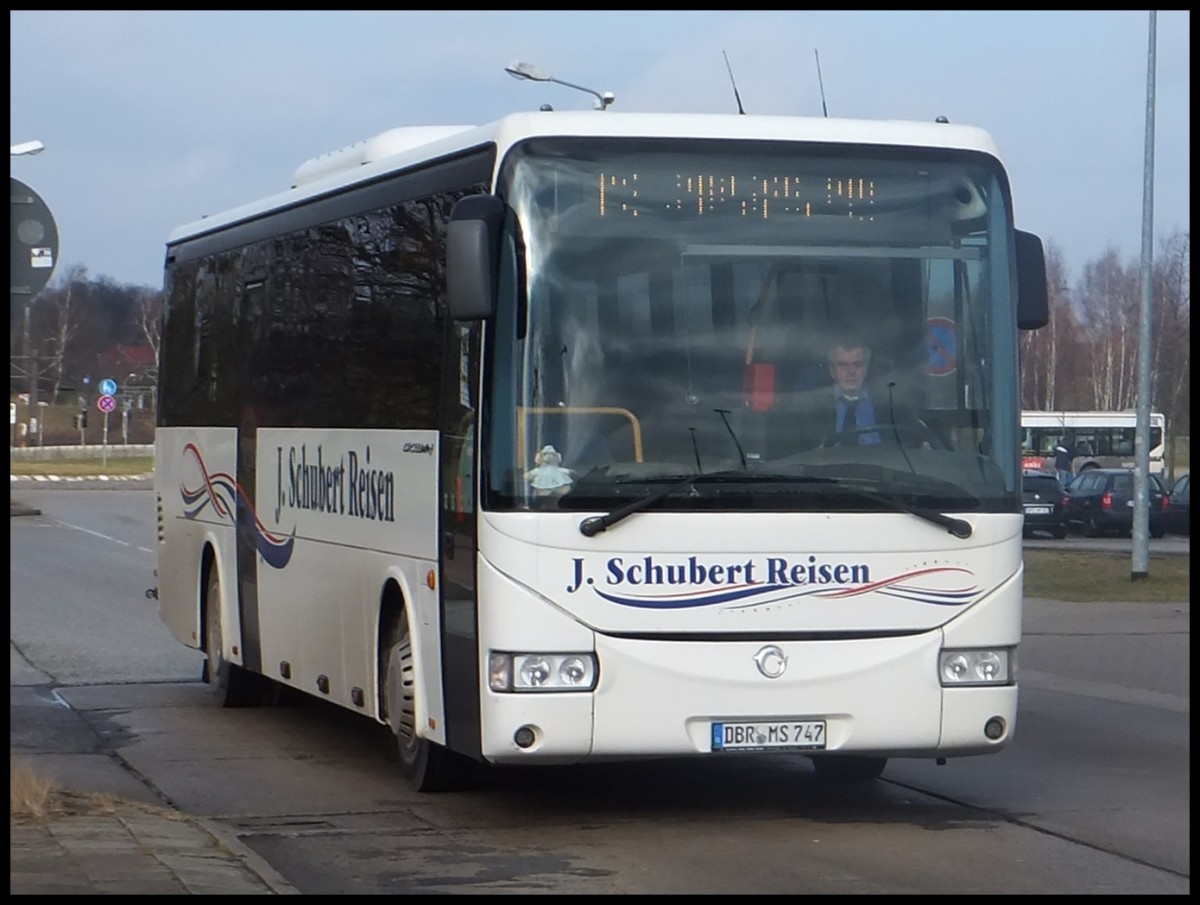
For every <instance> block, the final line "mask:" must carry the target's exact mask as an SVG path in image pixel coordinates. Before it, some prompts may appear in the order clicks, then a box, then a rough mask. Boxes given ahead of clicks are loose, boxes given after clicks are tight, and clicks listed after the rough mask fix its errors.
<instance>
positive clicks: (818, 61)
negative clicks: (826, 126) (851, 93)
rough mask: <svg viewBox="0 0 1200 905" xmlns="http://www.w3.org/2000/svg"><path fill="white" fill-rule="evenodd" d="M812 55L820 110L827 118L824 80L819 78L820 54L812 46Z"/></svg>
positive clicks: (827, 110)
mask: <svg viewBox="0 0 1200 905" xmlns="http://www.w3.org/2000/svg"><path fill="white" fill-rule="evenodd" d="M813 56H814V57H816V58H817V84H818V85H820V86H821V112H822V113H824V114H825V118H826V119H828V118H829V108H828V107H826V106H825V80H824V79H822V78H821V55H820V54H819V53H817V48H815V47H814V48H813Z"/></svg>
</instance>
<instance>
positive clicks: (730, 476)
mask: <svg viewBox="0 0 1200 905" xmlns="http://www.w3.org/2000/svg"><path fill="white" fill-rule="evenodd" d="M747 477H748V476H747V475H746V473H745V472H741V471H714V472H712V473H711V474H694V475H688V476H687V477H686V478H684V479H683V480H680V481H676V482H675V483H674V484H669V485H668V486H666V487H663V488H662V489H661V490H658V491H656V492H654V493H651V494H647V495H646V496H644V497H642V498H641V499H640V500H634V501H633V502H632V503H629V504H628V505H626V506H622V507H621V508H619V509H614V510H613V511H612V512H609V513H608V514H606V515H594V516H592V517H590V518H585V519H584V520H583V521H582V522H580V523H579V532H580V533H581V534H583V535H584V536H585V537H595V536H596V535H597V534H599V533H600V532H601V531H605V530H607V529H608V528H609V527H611V526H612V525H615V524H616V523H617V522H619V521H621V520H622V519H624V518H626V517H628V516H630V515H633V514H634V513H635V512H640V511H641V510H643V509H645V508H646V507H648V506H652V505H654V504H655V503H657V502H658V501H659V500H662V499H664V498H665V497H669V496H670V495H671V494H673V493H675V491H677V490H682V489H683V488H684V487H690V486H692V485H693V484H697V483H701V482H706V481H714V480H715V481H723V480H746V479H747ZM781 477H783V476H781V475H770V476H768V475H762V476H750V478H749V479H750V480H756V479H758V480H762V479H764V478H766V479H768V480H779V479H780V478H781ZM788 480H790V481H794V482H796V483H803V484H823V485H827V486H829V487H834V488H837V489H838V490H846V491H849V492H850V493H852V494H854V495H855V496H857V497H860V498H862V499H865V500H870V501H871V502H873V503H878V504H879V505H881V506H885V507H887V508H889V509H892V510H895V511H897V512H907V513H908V514H909V515H914V516H916V517H917V518H919V519H924V520H925V521H927V522H932V523H933V524H935V525H940V526H942V527H943V528H945V529H946V531H947V533H949V534H953V535H954V536H955V537H958V538H961V539H963V540H966V539H967V538H968V537H970V536H971V534H972V530H973V529H972V528H971V523H970V522H968V521H967V520H966V519H961V518H956V517H955V516H952V515H946V514H945V513H942V512H938V511H937V510H935V509H929V508H927V507H925V506H912V505H909V504H908V503H902V502H900V501H899V500H896V499H891V498H889V497H886V496H883V495H882V494H878V493H875V492H874V491H871V490H866V489H865V488H862V487H858V486H855V485H853V484H847V483H845V482H844V481H841V480H838V479H837V478H821V477H811V476H806V477H791V476H789V477H788Z"/></svg>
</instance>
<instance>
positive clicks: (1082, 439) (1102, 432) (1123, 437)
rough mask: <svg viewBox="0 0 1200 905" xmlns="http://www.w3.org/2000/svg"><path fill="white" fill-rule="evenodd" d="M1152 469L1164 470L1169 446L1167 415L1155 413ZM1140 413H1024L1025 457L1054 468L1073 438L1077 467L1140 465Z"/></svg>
mask: <svg viewBox="0 0 1200 905" xmlns="http://www.w3.org/2000/svg"><path fill="white" fill-rule="evenodd" d="M1149 428H1150V433H1149V437H1150V443H1149V447H1150V449H1149V462H1150V474H1157V475H1162V473H1163V471H1164V470H1165V463H1164V455H1165V453H1166V449H1167V419H1166V416H1165V415H1163V413H1162V412H1151V413H1150V423H1149ZM1136 436H1137V412H1135V411H1123V412H1095V411H1093V412H1067V411H1056V412H1043V411H1032V410H1026V411H1023V412H1021V462H1022V465H1023V466H1024V467H1025V468H1031V469H1033V470H1034V471H1048V472H1053V471H1054V447H1055V446H1057V445H1058V442H1059V441H1060V440H1062V439H1063V438H1064V437H1067V438H1069V440H1070V443H1071V450H1072V452H1073V453H1074V455H1073V456H1072V457H1071V472H1072V474H1079V473H1080V472H1084V471H1087V470H1089V469H1092V468H1133V467H1134V465H1135V464H1136V458H1135V446H1136V444H1135V442H1134V441H1135V439H1136Z"/></svg>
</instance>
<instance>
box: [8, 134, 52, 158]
mask: <svg viewBox="0 0 1200 905" xmlns="http://www.w3.org/2000/svg"><path fill="white" fill-rule="evenodd" d="M44 150H46V146H45V145H44V144H42V143H41V142H40V141H38V140H37V139H36V138H35V139H34V140H33V141H23V142H21V143H20V144H17V145H12V147H11V150H10V152H9V153H10V155H11V156H13V157H19V156H20V155H22V154H41V153H42V151H44Z"/></svg>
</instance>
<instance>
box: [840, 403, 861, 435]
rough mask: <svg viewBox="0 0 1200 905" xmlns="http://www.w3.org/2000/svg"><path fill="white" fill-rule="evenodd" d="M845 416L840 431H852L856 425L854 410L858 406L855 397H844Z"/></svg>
mask: <svg viewBox="0 0 1200 905" xmlns="http://www.w3.org/2000/svg"><path fill="white" fill-rule="evenodd" d="M845 403H846V417H845V418H844V419H843V420H842V432H843V433H845V432H846V431H852V430H854V428H856V427H857V426H858V419H857V418H856V417H855V414H854V410H855V409H856V408H858V400H857V399H846V400H845Z"/></svg>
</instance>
